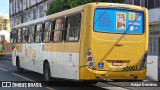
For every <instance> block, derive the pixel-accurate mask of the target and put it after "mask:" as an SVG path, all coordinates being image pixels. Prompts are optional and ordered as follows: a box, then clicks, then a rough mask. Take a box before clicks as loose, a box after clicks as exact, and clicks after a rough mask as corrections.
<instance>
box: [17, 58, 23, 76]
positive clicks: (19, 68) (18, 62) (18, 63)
mask: <svg viewBox="0 0 160 90" xmlns="http://www.w3.org/2000/svg"><path fill="white" fill-rule="evenodd" d="M16 67H17V72H19V73H22V72H23V70H24V69H23V68H21V65H20V61H19V58H17V60H16Z"/></svg>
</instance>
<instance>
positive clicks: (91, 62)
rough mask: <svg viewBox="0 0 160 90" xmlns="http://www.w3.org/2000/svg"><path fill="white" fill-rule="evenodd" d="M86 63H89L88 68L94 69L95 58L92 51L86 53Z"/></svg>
mask: <svg viewBox="0 0 160 90" xmlns="http://www.w3.org/2000/svg"><path fill="white" fill-rule="evenodd" d="M86 61H87V66H88V67H89V68H91V69H93V68H94V58H93V55H92V51H91V50H88V51H87V53H86Z"/></svg>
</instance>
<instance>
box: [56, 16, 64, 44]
mask: <svg viewBox="0 0 160 90" xmlns="http://www.w3.org/2000/svg"><path fill="white" fill-rule="evenodd" d="M64 21H65V19H64V18H61V19H57V20H55V27H54V36H53V41H54V42H60V41H62V40H63V37H62V32H63V30H64Z"/></svg>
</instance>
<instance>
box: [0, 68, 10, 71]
mask: <svg viewBox="0 0 160 90" xmlns="http://www.w3.org/2000/svg"><path fill="white" fill-rule="evenodd" d="M0 70H2V71H5V72H7V71H8V70H6V69H3V68H0Z"/></svg>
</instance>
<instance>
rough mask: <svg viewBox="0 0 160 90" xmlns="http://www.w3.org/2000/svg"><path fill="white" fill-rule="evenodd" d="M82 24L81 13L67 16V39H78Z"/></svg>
mask: <svg viewBox="0 0 160 90" xmlns="http://www.w3.org/2000/svg"><path fill="white" fill-rule="evenodd" d="M80 26H81V15H80V14H77V15H72V16H69V17H67V35H66V40H67V41H78V39H79V33H80Z"/></svg>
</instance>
